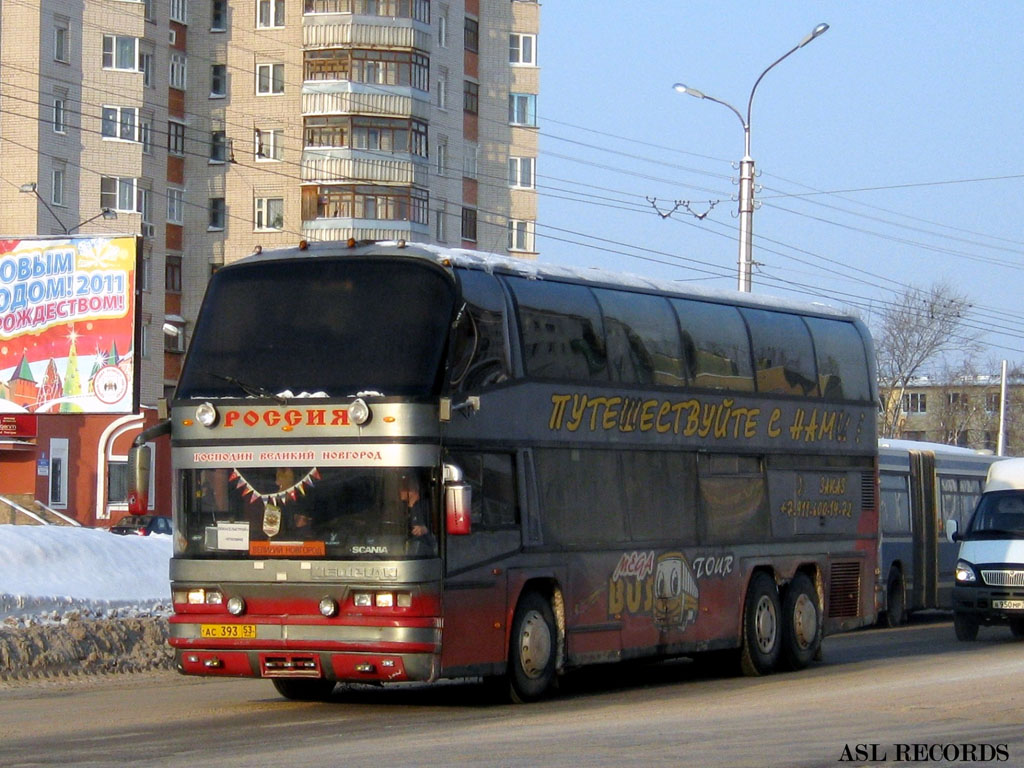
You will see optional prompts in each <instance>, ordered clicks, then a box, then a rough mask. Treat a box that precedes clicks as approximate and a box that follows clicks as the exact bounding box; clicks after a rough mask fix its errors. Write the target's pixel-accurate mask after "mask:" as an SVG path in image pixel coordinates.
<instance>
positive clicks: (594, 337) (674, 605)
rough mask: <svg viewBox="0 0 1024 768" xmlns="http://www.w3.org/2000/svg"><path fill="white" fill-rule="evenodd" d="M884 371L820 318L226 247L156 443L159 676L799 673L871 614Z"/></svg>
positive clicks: (728, 301)
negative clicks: (165, 500)
mask: <svg viewBox="0 0 1024 768" xmlns="http://www.w3.org/2000/svg"><path fill="white" fill-rule="evenodd" d="M874 382H875V376H874V371H873V354H872V351H871V343H870V337H869V335H868V333H867V331H866V329H865V328H864V326H863V325H862V324H861V323H860V322H859V321H858V320H856V319H855V318H853V317H851V316H848V315H846V314H843V313H840V312H837V311H833V310H831V309H829V308H827V307H825V306H819V305H812V304H799V305H798V304H792V303H786V302H782V301H779V300H772V299H768V298H760V297H756V296H751V295H748V294H735V293H731V292H712V291H703V290H699V289H692V288H686V287H684V286H683V284H681V283H669V282H664V283H659V282H650V281H647V280H644V279H641V278H635V277H624V276H616V275H611V274H607V273H604V272H599V271H596V270H587V271H576V270H570V269H560V268H555V267H543V266H539V265H537V264H535V263H531V262H524V261H521V260H516V259H510V258H505V257H500V256H493V255H485V254H480V253H476V252H472V251H465V250H453V249H444V248H440V247H435V246H414V245H411V244H409V245H407V244H406V243H404V242H402V241H398V242H392V243H354V242H351V241H350V242H349V243H348V244H347V246H346V244H345V243H314V244H309V245H307V244H305V243H300V244H299V246H298V247H295V248H290V249H283V250H275V251H263V252H262V253H260V254H258V255H253V256H250V257H247V258H244V259H241V260H239V261H237V262H235V263H232V264H231V265H229V266H226V267H224V268H222V269H220V270H219V271H217V272H216V274H214V275H213V277H212V278H211V281H210V284H209V287H208V290H207V294H206V297H205V299H204V302H203V306H202V309H201V311H200V313H199V316H198V319H197V322H196V325H195V330H194V333H193V335H192V340H191V345H190V348H189V351H188V354H187V357H186V360H185V362H184V367H183V371H182V375H181V378H180V381H179V384H178V387H177V390H176V394H175V397H174V399H173V402H172V403H171V406H172V408H171V413H170V416H171V418H170V421H169V426H168V427H167V429H169V431H170V436H171V437H170V439H171V446H172V448H171V453H172V464H173V471H174V473H175V475H174V483H173V488H174V494H175V498H174V500H173V508H174V513H173V518H174V527H175V543H174V554H173V558H172V560H171V568H170V570H171V581H172V584H171V589H172V594H173V604H174V613H173V616H172V617H171V620H170V643H171V645H172V646H173V648H174V653H175V659H176V664H177V668H178V669H179V670H180V671H181V672H183V673H185V674H189V675H236V676H248V677H265V678H268V679H270V680H271V681H272V682H273V684H274V685H275V686H276V688H277V690H278V691H279V692H280V693H281V694H282V695H283V696H285V697H288V698H298V699H315V698H322V697H325V696H328V695H329V694H330V692H331V690H332V689H333V687H334V686H335V684H336V683H337V682H348V681H356V682H364V683H365V682H372V683H387V682H389V681H434V680H437V679H439V678H455V677H460V678H461V677H483V678H490V679H494V680H500V681H503V682H501V684H502V685H505V684H506V683H507V686H508V690H509V693H510V694H511V697H512V698H513V699H514V700H516V701H520V702H522V701H529V700H533V699H537V698H540V697H543V696H545V695H546V694H548V693H549V692H550V691H551V689H552V688H553V687H554V686H555V685H556V682H557V680H558V679H559V676H560V675H561V674H562V673H563V672H564V671H566V670H568V669H571V668H574V667H579V666H581V665H585V664H592V663H601V662H610V661H616V660H622V659H630V658H644V657H647V658H666V657H673V656H682V655H691V654H697V653H699V652H706V651H711V652H717V653H716V654H715V656H716V663H720V661H721V659H720V658H719V657H726V658H731V659H732V660H734V662H735V664H736V668H737V670H739V669H742V670H743V671H744V672H746V673H748V674H766V673H770V672H773V671H776V670H780V669H793V668H800V667H803V666H805V665H807V664H808V663H809V662H810V661H811V660H812V659H813V658H815V656H816V655H817V654H818V652H819V649H820V644H821V640H822V637H823V636H824V635H825V634H827V633H831V632H836V631H840V630H844V629H849V628H853V627H857V626H861V625H864V624H867V623H871V622H873V621H874V620H875V594H874V591H875V584H876V580H877V578H876V577H877V573H876V567H877V550H878V536H877V525H878V512H877V499H876V490H877V443H876V425H875V419H876V402H877V400H876V389H875V383H874ZM152 438H153V434H152V433H151V434H149V435H144V436H143V437H141V438H140V440H139V441H137V442H138V443H140V444H142V443H144V442H145V441H146V440H149V439H152ZM140 465H141V462H140ZM138 487H141V488H145V487H147V486H146V485H145V484H141V485H139V486H138Z"/></svg>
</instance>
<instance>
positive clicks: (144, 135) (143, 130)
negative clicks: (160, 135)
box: [139, 112, 153, 155]
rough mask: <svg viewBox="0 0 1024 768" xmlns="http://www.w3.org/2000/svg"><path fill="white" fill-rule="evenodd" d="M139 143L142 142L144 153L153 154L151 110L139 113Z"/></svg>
mask: <svg viewBox="0 0 1024 768" xmlns="http://www.w3.org/2000/svg"><path fill="white" fill-rule="evenodd" d="M139 143H140V144H142V151H143V153H144V154H147V155H151V154H153V114H152V113H151V112H140V113H139Z"/></svg>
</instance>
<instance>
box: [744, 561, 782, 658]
mask: <svg viewBox="0 0 1024 768" xmlns="http://www.w3.org/2000/svg"><path fill="white" fill-rule="evenodd" d="M781 615H782V607H781V606H780V605H779V590H778V589H777V588H776V586H775V580H774V579H773V578H772V577H771V576H769V575H768V574H766V573H764V572H759V573H756V574H755V575H754V578H753V579H751V580H750V586H749V587H748V588H747V599H746V601H745V602H744V604H743V645H742V646H741V650H740V668H741V669H742V670H743V674H745V675H750V676H757V675H767V674H768V673H769V672H773V671H774V670H775V669H776V667H777V666H778V664H779V658H780V656H781V654H782V638H781V632H780V622H779V617H780V616H781Z"/></svg>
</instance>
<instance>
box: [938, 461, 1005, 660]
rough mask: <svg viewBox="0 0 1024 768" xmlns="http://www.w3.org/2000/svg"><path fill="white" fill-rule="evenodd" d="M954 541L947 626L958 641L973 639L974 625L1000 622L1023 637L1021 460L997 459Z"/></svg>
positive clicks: (950, 528) (952, 534)
mask: <svg viewBox="0 0 1024 768" xmlns="http://www.w3.org/2000/svg"><path fill="white" fill-rule="evenodd" d="M946 532H947V535H948V536H949V538H950V540H951V541H959V542H960V554H959V557H958V558H957V562H956V570H955V571H954V574H953V576H954V578H953V627H954V628H955V629H956V636H957V639H958V640H974V639H975V638H976V637H977V636H978V627H979V626H982V625H984V626H993V625H996V624H1005V625H1008V626H1009V627H1010V631H1011V632H1013V635H1014V637H1021V638H1024V459H1006V460H1004V461H997V462H995V463H994V464H993V465H992V466H991V467H989V470H988V479H987V480H986V481H985V490H984V492H983V493H982V495H981V499H979V501H978V506H977V507H976V508H975V510H974V514H973V515H972V516H971V520H970V522H969V523H968V524H967V527H966V529H965V530H963V531H957V529H956V521H955V520H949V521H947V523H946Z"/></svg>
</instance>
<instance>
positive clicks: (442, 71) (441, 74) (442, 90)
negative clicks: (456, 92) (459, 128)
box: [435, 67, 448, 109]
mask: <svg viewBox="0 0 1024 768" xmlns="http://www.w3.org/2000/svg"><path fill="white" fill-rule="evenodd" d="M435 103H436V104H437V108H438V109H448V69H447V68H446V67H440V68H439V69H438V71H437V98H436V100H435Z"/></svg>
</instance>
